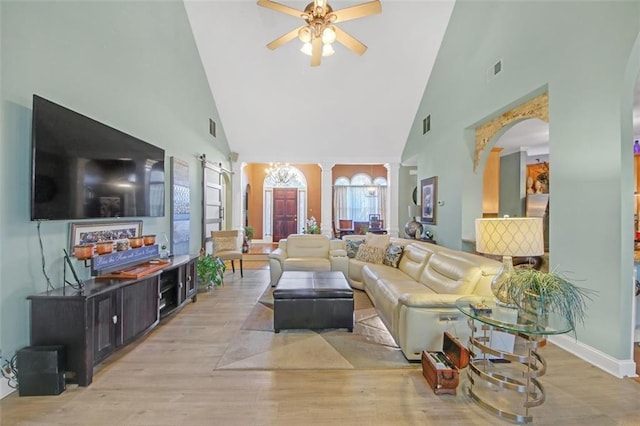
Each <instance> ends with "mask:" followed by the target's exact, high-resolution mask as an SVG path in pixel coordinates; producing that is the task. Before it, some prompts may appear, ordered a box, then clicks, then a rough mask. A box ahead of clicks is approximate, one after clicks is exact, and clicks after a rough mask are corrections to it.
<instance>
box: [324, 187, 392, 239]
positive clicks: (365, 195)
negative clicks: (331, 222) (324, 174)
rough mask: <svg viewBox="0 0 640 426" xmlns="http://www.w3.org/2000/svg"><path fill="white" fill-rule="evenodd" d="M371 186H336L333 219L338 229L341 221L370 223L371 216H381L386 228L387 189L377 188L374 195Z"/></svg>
mask: <svg viewBox="0 0 640 426" xmlns="http://www.w3.org/2000/svg"><path fill="white" fill-rule="evenodd" d="M370 188H371V187H370V186H335V187H334V191H333V217H334V218H335V224H336V229H338V228H339V220H340V219H351V220H353V221H354V222H356V221H357V222H368V221H369V215H370V214H379V215H380V219H382V220H383V221H384V223H385V226H386V223H387V222H386V209H385V206H386V199H387V188H386V187H385V186H375V187H374V188H375V193H374V195H371V194H370V192H369V191H370Z"/></svg>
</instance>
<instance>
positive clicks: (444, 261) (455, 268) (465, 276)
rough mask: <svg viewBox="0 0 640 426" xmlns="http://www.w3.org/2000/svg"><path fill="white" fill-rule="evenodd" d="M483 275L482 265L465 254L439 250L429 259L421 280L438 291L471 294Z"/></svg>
mask: <svg viewBox="0 0 640 426" xmlns="http://www.w3.org/2000/svg"><path fill="white" fill-rule="evenodd" d="M481 275H482V271H481V269H480V266H479V265H478V264H477V263H475V262H472V261H471V260H469V259H466V258H465V257H464V256H461V255H460V256H459V255H456V254H455V253H454V252H438V253H435V254H434V255H433V256H431V258H430V259H429V262H428V263H427V267H426V268H424V271H423V273H422V275H421V276H420V282H422V283H423V284H425V285H426V286H428V287H429V288H431V289H432V290H433V291H435V292H436V293H442V294H469V293H473V290H474V288H475V286H476V283H477V282H478V280H479V279H480V277H481Z"/></svg>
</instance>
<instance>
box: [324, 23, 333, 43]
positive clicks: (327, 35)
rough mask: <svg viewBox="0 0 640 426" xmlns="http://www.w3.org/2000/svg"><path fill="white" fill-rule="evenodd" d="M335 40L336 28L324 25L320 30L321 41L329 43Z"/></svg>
mask: <svg viewBox="0 0 640 426" xmlns="http://www.w3.org/2000/svg"><path fill="white" fill-rule="evenodd" d="M334 41H336V30H334V29H333V27H332V26H328V27H326V28H325V29H324V30H323V31H322V42H323V43H324V44H331V43H333V42H334Z"/></svg>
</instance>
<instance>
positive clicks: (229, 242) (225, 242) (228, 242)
mask: <svg viewBox="0 0 640 426" xmlns="http://www.w3.org/2000/svg"><path fill="white" fill-rule="evenodd" d="M214 244H215V250H216V251H217V252H218V251H225V250H237V249H236V237H216V239H215V240H214Z"/></svg>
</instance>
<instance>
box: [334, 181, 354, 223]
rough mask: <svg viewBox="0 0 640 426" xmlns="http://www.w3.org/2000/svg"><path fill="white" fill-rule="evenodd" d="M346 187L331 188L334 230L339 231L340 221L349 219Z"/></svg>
mask: <svg viewBox="0 0 640 426" xmlns="http://www.w3.org/2000/svg"><path fill="white" fill-rule="evenodd" d="M348 193H349V187H348V186H334V187H333V221H334V229H340V219H351V217H350V216H349V213H348V212H349V207H348V198H349V194H348Z"/></svg>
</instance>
